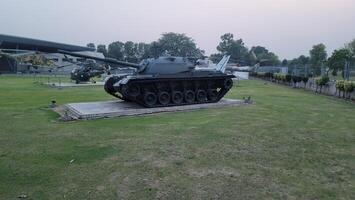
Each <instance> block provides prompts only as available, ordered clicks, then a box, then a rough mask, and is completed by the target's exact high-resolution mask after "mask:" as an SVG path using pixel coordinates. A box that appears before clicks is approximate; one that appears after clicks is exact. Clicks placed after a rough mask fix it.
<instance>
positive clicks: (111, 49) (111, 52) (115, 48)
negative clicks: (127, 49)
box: [108, 41, 124, 60]
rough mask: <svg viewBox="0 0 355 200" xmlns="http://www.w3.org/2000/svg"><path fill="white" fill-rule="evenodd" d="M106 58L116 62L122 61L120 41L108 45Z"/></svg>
mask: <svg viewBox="0 0 355 200" xmlns="http://www.w3.org/2000/svg"><path fill="white" fill-rule="evenodd" d="M108 57H111V58H116V59H118V60H123V59H124V43H122V42H120V41H116V42H112V43H111V44H110V45H108Z"/></svg>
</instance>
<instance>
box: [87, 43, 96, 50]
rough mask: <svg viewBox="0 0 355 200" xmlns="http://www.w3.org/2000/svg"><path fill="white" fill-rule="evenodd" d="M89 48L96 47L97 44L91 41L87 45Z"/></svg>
mask: <svg viewBox="0 0 355 200" xmlns="http://www.w3.org/2000/svg"><path fill="white" fill-rule="evenodd" d="M86 46H87V47H89V48H92V49H95V44H94V43H89V44H87V45H86Z"/></svg>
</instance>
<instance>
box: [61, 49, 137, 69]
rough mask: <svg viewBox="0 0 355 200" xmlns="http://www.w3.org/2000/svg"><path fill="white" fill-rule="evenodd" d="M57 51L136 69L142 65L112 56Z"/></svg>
mask: <svg viewBox="0 0 355 200" xmlns="http://www.w3.org/2000/svg"><path fill="white" fill-rule="evenodd" d="M58 53H62V54H66V55H70V56H74V57H80V58H87V59H92V60H96V61H101V62H104V63H108V64H116V65H120V66H125V67H133V68H136V69H140V68H141V67H142V66H141V65H139V64H136V63H130V62H124V61H119V60H117V59H114V58H99V57H95V56H89V55H83V54H80V53H74V52H69V51H63V50H58Z"/></svg>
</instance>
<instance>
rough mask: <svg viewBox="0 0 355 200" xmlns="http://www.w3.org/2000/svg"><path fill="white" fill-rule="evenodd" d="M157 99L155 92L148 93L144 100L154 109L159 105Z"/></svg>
mask: <svg viewBox="0 0 355 200" xmlns="http://www.w3.org/2000/svg"><path fill="white" fill-rule="evenodd" d="M157 99H158V98H157V95H156V94H154V93H153V92H146V93H145V94H144V98H143V100H144V103H145V105H147V106H148V107H153V106H154V105H155V104H156V103H157Z"/></svg>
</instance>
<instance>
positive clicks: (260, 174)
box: [0, 76, 355, 199]
mask: <svg viewBox="0 0 355 200" xmlns="http://www.w3.org/2000/svg"><path fill="white" fill-rule="evenodd" d="M249 95H251V96H252V98H253V100H254V101H255V104H254V105H250V106H243V107H229V108H223V109H210V110H200V111H193V112H179V113H165V114H158V115H151V116H140V117H126V118H116V119H103V120H93V121H77V122H58V121H57V120H56V119H57V117H58V115H57V114H55V113H54V112H52V111H51V110H49V109H48V105H49V104H50V101H51V100H52V99H55V100H56V101H57V102H58V103H59V104H63V103H67V102H80V101H96V100H107V99H112V98H111V97H110V96H109V95H107V94H106V93H105V92H104V90H103V89H102V88H100V87H91V88H90V87H88V88H71V89H62V90H59V89H54V88H49V87H46V86H42V85H39V84H34V83H33V79H32V78H30V77H28V78H16V77H6V76H0V199H18V196H19V195H22V194H25V195H27V199H355V105H354V104H353V103H349V102H346V101H343V100H339V99H336V98H333V97H328V96H323V95H316V94H314V93H311V92H307V91H304V90H302V89H291V88H288V87H285V86H278V85H273V84H267V85H265V84H264V82H262V81H243V82H240V85H238V86H235V87H234V88H233V89H232V91H231V92H230V93H229V94H228V97H229V98H242V97H243V96H249Z"/></svg>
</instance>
